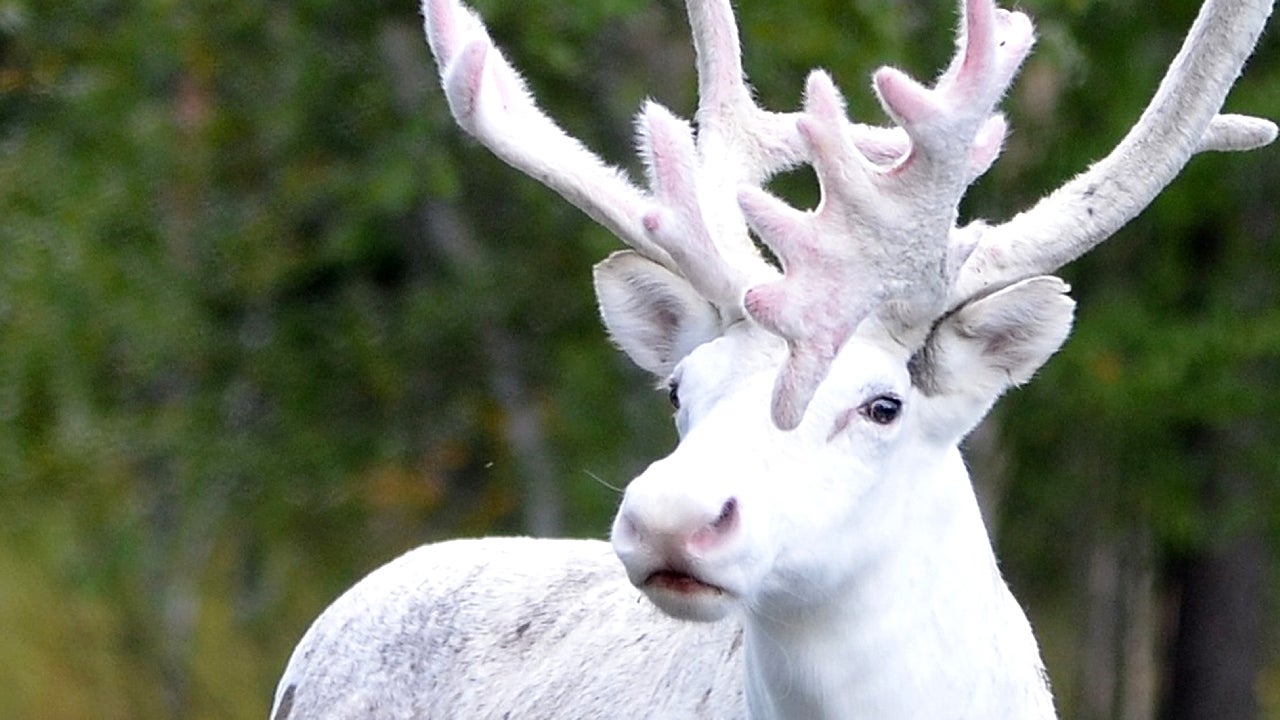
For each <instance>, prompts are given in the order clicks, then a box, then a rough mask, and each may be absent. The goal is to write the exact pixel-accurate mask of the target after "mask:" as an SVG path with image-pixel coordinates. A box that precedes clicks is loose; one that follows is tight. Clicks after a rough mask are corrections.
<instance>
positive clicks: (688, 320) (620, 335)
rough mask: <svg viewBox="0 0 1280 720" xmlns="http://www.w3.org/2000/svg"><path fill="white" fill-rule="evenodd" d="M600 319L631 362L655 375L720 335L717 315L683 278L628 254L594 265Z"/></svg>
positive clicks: (623, 253) (621, 252)
mask: <svg viewBox="0 0 1280 720" xmlns="http://www.w3.org/2000/svg"><path fill="white" fill-rule="evenodd" d="M594 275H595V286H596V299H597V300H598V301H599V303H600V316H601V317H602V318H603V319H604V325H605V328H606V329H607V330H608V331H609V336H610V337H611V338H612V339H613V342H614V343H616V344H617V345H618V347H620V348H622V351H623V352H625V353H626V354H627V356H628V357H630V358H631V360H632V362H634V363H635V364H636V365H639V366H640V367H641V368H643V369H645V370H648V371H649V372H651V373H653V374H654V375H656V376H658V377H666V376H667V375H670V374H671V370H672V369H673V368H674V367H675V366H676V363H678V362H680V360H681V359H682V358H683V357H684V356H685V355H688V354H689V353H690V352H692V351H693V349H694V348H696V347H698V346H699V345H701V344H702V343H704V342H707V341H708V340H713V339H715V338H716V337H718V336H719V335H720V314H719V313H718V312H717V311H716V309H715V307H713V306H712V305H711V303H709V302H707V301H706V300H705V299H703V297H702V296H701V295H699V294H698V293H697V291H695V290H694V289H693V286H692V285H690V284H689V282H688V281H687V280H685V279H684V278H682V277H680V276H679V275H676V274H675V273H673V272H671V271H670V270H667V269H666V268H664V267H662V266H661V265H659V264H658V263H655V262H653V261H652V260H648V259H646V258H644V257H642V256H641V255H639V254H637V253H634V252H632V251H630V250H623V251H620V252H616V253H614V254H612V255H610V256H609V257H608V258H606V259H605V260H603V261H602V262H600V263H597V264H596V266H595V272H594Z"/></svg>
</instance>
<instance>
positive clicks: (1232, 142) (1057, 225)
mask: <svg viewBox="0 0 1280 720" xmlns="http://www.w3.org/2000/svg"><path fill="white" fill-rule="evenodd" d="M1271 7H1272V2H1271V0H1207V2H1205V4H1204V5H1203V7H1201V9H1200V13H1199V15H1198V16H1197V17H1196V20H1195V22H1194V24H1193V25H1192V27H1191V30H1190V31H1189V32H1188V34H1187V37H1186V39H1185V40H1184V42H1183V45H1182V48H1181V50H1179V52H1178V55H1177V56H1176V57H1175V58H1174V60H1173V62H1172V63H1171V64H1170V66H1169V70H1168V72H1167V73H1166V75H1165V77H1164V79H1163V80H1162V81H1161V83H1160V86H1159V88H1158V89H1157V91H1156V94H1155V96H1154V97H1153V98H1152V100H1151V103H1150V104H1149V105H1148V106H1147V108H1146V110H1145V111H1144V112H1143V113H1142V116H1141V117H1140V118H1139V120H1138V122H1137V124H1135V125H1134V127H1133V128H1132V129H1131V130H1130V131H1129V133H1128V134H1127V135H1126V136H1125V137H1124V139H1123V140H1121V141H1120V143H1119V144H1118V145H1117V146H1116V148H1115V149H1114V150H1112V151H1111V153H1110V154H1109V155H1107V157H1106V158H1104V159H1102V160H1101V161H1099V162H1097V163H1096V164H1095V165H1093V167H1091V168H1090V169H1089V170H1088V171H1086V172H1085V173H1083V174H1081V175H1079V176H1078V177H1076V178H1075V179H1074V180H1071V181H1070V182H1068V183H1066V184H1065V185H1063V186H1062V187H1061V188H1059V189H1058V190H1057V191H1055V192H1053V193H1052V194H1050V195H1049V196H1047V197H1046V198H1044V199H1043V200H1041V201H1040V202H1039V203H1037V204H1036V205H1035V206H1034V207H1032V208H1031V209H1030V210H1028V211H1026V212H1023V213H1021V214H1019V215H1016V216H1015V217H1013V218H1012V219H1010V220H1009V221H1008V222H1006V223H1004V224H1003V225H999V226H995V227H990V228H981V227H979V228H978V233H979V239H978V241H977V247H976V249H975V250H974V252H973V253H972V254H971V255H970V256H969V259H968V261H967V262H966V263H965V264H964V266H963V267H962V268H961V270H960V274H959V276H958V278H957V282H956V285H955V288H954V289H953V291H952V293H951V298H950V299H949V301H948V304H949V305H950V306H952V307H955V306H958V305H960V304H962V303H964V302H965V301H966V300H967V299H968V298H972V297H974V296H976V295H979V294H982V293H984V292H988V291H990V290H991V289H993V288H999V287H1002V286H1005V285H1009V284H1011V283H1013V282H1016V281H1018V280H1021V279H1024V278H1027V277H1031V276H1034V275H1040V274H1045V273H1050V272H1053V271H1054V270H1056V269H1058V268H1060V267H1062V266H1063V265H1066V264H1067V263H1068V262H1071V261H1072V260H1074V259H1075V258H1077V257H1079V256H1081V255H1083V254H1084V253H1086V252H1088V251H1089V250H1090V249H1092V248H1093V247H1094V246H1096V245H1098V244H1099V243H1101V242H1102V241H1103V240H1105V239H1106V238H1108V237H1110V236H1111V234H1112V233H1114V232H1115V231H1117V230H1119V229H1120V227H1122V226H1123V225H1124V224H1125V223H1127V222H1128V221H1129V220H1130V219H1131V218H1133V216H1135V215H1137V214H1138V213H1139V212H1140V211H1141V210H1142V209H1143V208H1145V207H1146V206H1147V205H1148V204H1150V203H1151V201H1152V200H1154V199H1155V197H1156V195H1157V194H1159V192H1160V191H1161V190H1162V189H1163V188H1164V187H1165V186H1166V185H1167V184H1169V183H1170V182H1171V181H1172V180H1173V178H1174V177H1176V176H1177V174H1178V173H1179V172H1181V170H1182V168H1183V167H1184V166H1185V165H1186V164H1187V162H1188V161H1189V160H1190V159H1191V157H1192V155H1194V154H1195V153H1197V152H1203V151H1206V150H1250V149H1253V148H1257V147H1260V146H1263V145H1266V144H1268V143H1270V142H1271V141H1272V140H1274V139H1275V137H1276V126H1275V124H1274V123H1272V122H1270V121H1267V120H1262V119H1259V118H1252V117H1247V116H1239V115H1217V114H1216V113H1217V112H1218V111H1219V110H1220V109H1221V107H1222V104H1223V101H1224V100H1225V99H1226V96H1227V93H1228V91H1229V90H1230V89H1231V86H1232V84H1234V82H1235V79H1236V77H1238V76H1239V74H1240V70H1241V68H1242V67H1243V65H1244V62H1245V60H1246V59H1247V58H1248V56H1249V54H1250V53H1251V52H1252V50H1253V47H1254V45H1255V44H1256V43H1257V40H1258V36H1259V34H1260V33H1261V32H1262V28H1263V26H1264V25H1265V24H1266V20H1267V17H1268V16H1269V15H1270V13H1271Z"/></svg>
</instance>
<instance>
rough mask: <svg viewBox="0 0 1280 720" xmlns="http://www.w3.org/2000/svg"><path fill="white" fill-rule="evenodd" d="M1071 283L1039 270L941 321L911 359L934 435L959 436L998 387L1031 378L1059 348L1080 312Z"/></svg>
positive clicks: (946, 438)
mask: <svg viewBox="0 0 1280 720" xmlns="http://www.w3.org/2000/svg"><path fill="white" fill-rule="evenodd" d="M1070 290H1071V288H1070V286H1068V285H1067V284H1066V283H1065V282H1063V281H1062V280H1060V279H1058V278H1056V277H1051V276H1047V275H1046V276H1040V277H1034V278H1030V279H1028V280H1023V281H1021V282H1018V283H1015V284H1013V285H1010V286H1009V287H1007V288H1004V289H1002V290H999V291H997V292H994V293H992V294H990V295H986V296H984V297H981V298H979V299H977V300H974V301H973V302H970V303H968V304H966V305H964V306H962V307H961V308H959V309H957V310H956V311H954V312H953V313H951V314H950V315H948V316H947V317H945V318H943V319H942V320H941V321H939V323H938V325H937V326H936V327H935V328H934V329H933V332H932V333H930V335H929V339H928V340H927V341H926V342H925V345H924V347H923V348H921V350H920V351H919V352H918V353H916V355H915V357H913V358H912V359H911V362H910V369H911V379H912V383H913V384H914V385H915V386H916V387H917V388H918V389H919V390H920V392H921V394H922V395H923V396H924V397H923V398H922V399H923V401H924V402H923V405H924V406H925V407H924V409H923V412H924V414H925V425H926V430H927V431H928V432H929V433H930V434H931V435H933V436H934V437H936V438H937V439H939V440H943V441H945V442H954V441H956V440H959V439H960V438H961V437H963V436H964V435H966V434H967V433H968V432H969V431H970V430H971V429H973V426H974V425H975V424H977V422H978V421H979V420H981V419H982V416H983V415H985V414H986V413H987V410H988V409H990V407H991V405H992V403H994V402H995V401H996V398H998V397H1000V395H1001V393H1003V392H1004V391H1005V390H1006V389H1008V388H1010V387H1012V386H1014V385H1020V384H1022V383H1024V382H1026V381H1027V380H1030V379H1031V376H1032V375H1034V374H1035V372H1036V370H1038V369H1040V366H1041V365H1044V363H1045V361H1047V360H1048V359H1049V357H1050V356H1051V355H1053V354H1054V353H1055V352H1057V351H1058V348H1060V347H1062V343H1063V342H1065V341H1066V339H1067V334H1068V333H1070V331H1071V322H1072V319H1073V316H1074V312H1075V302H1074V301H1073V300H1072V299H1071V298H1069V297H1067V293H1068V292H1069V291H1070Z"/></svg>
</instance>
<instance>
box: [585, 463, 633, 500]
mask: <svg viewBox="0 0 1280 720" xmlns="http://www.w3.org/2000/svg"><path fill="white" fill-rule="evenodd" d="M582 472H583V473H584V474H586V476H587V477H589V478H591V479H592V480H595V481H596V482H597V483H600V484H601V485H603V486H605V487H607V488H609V489H610V490H612V491H614V492H616V493H618V494H619V495H621V494H622V493H623V492H624V490H623V489H622V488H620V487H617V486H616V485H611V484H609V482H608V481H606V480H605V479H604V478H602V477H600V476H599V475H597V474H595V473H593V472H591V471H590V470H586V469H583V471H582Z"/></svg>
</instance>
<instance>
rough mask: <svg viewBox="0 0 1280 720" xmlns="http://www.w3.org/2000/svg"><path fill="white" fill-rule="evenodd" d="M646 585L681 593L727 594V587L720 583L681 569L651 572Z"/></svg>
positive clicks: (654, 588) (646, 587)
mask: <svg viewBox="0 0 1280 720" xmlns="http://www.w3.org/2000/svg"><path fill="white" fill-rule="evenodd" d="M644 587H645V589H649V590H666V591H668V592H673V593H676V594H679V595H699V594H702V593H712V594H715V595H724V594H726V591H725V589H724V588H722V587H720V586H719V585H712V584H711V583H707V582H703V581H702V580H699V579H698V578H696V577H694V576H692V575H690V574H689V573H685V572H680V571H679V570H656V571H654V572H652V573H649V577H647V578H645V579H644Z"/></svg>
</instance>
